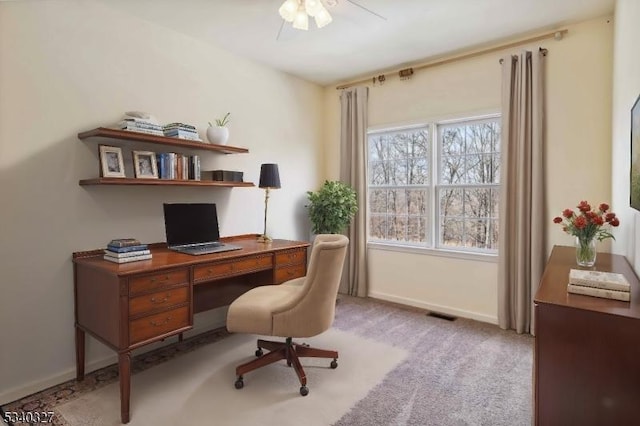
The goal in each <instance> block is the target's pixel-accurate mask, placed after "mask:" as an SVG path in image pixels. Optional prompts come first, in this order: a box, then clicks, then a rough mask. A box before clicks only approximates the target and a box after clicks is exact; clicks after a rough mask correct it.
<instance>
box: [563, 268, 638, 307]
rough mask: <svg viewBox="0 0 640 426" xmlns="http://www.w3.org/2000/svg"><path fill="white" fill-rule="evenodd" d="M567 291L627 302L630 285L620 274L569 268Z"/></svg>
mask: <svg viewBox="0 0 640 426" xmlns="http://www.w3.org/2000/svg"><path fill="white" fill-rule="evenodd" d="M567 291H568V292H569V293H574V294H583V295H586V296H595V297H602V298H605V299H615V300H622V301H625V302H628V301H629V300H631V286H630V285H629V282H628V281H627V279H626V278H625V277H624V275H622V274H617V273H614V272H600V271H585V270H580V269H571V271H569V284H568V285H567Z"/></svg>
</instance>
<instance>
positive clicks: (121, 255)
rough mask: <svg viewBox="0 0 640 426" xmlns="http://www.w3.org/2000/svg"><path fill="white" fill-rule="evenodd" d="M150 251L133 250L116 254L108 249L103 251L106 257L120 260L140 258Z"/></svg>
mask: <svg viewBox="0 0 640 426" xmlns="http://www.w3.org/2000/svg"><path fill="white" fill-rule="evenodd" d="M150 253H151V250H149V249H146V250H135V251H124V252H117V251H113V250H109V249H105V250H104V254H105V255H107V256H111V257H116V258H118V259H122V258H125V257H132V256H142V255H144V254H150Z"/></svg>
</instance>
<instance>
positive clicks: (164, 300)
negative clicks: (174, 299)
mask: <svg viewBox="0 0 640 426" xmlns="http://www.w3.org/2000/svg"><path fill="white" fill-rule="evenodd" d="M170 297H171V293H167V295H166V296H165V297H164V298H163V299H162V300H158V299H156V297H155V296H153V297H152V298H151V303H157V304H160V303H164V302H166V301H167V300H169V298H170Z"/></svg>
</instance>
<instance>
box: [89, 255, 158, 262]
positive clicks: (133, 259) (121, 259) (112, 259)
mask: <svg viewBox="0 0 640 426" xmlns="http://www.w3.org/2000/svg"><path fill="white" fill-rule="evenodd" d="M152 256H153V255H152V254H151V253H148V254H141V255H136V256H128V257H113V256H110V255H108V254H106V253H105V255H104V256H102V258H103V259H104V260H108V261H109V262H114V263H129V262H137V261H139V260H149V259H151V258H152Z"/></svg>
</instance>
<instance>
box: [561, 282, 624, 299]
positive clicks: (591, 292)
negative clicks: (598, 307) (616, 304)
mask: <svg viewBox="0 0 640 426" xmlns="http://www.w3.org/2000/svg"><path fill="white" fill-rule="evenodd" d="M567 291H568V292H569V293H573V294H581V295H583V296H594V297H600V298H603V299H613V300H621V301H623V302H628V301H629V300H631V293H630V292H628V291H618V290H607V289H604V288H597V287H587V286H583V285H576V284H567Z"/></svg>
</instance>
